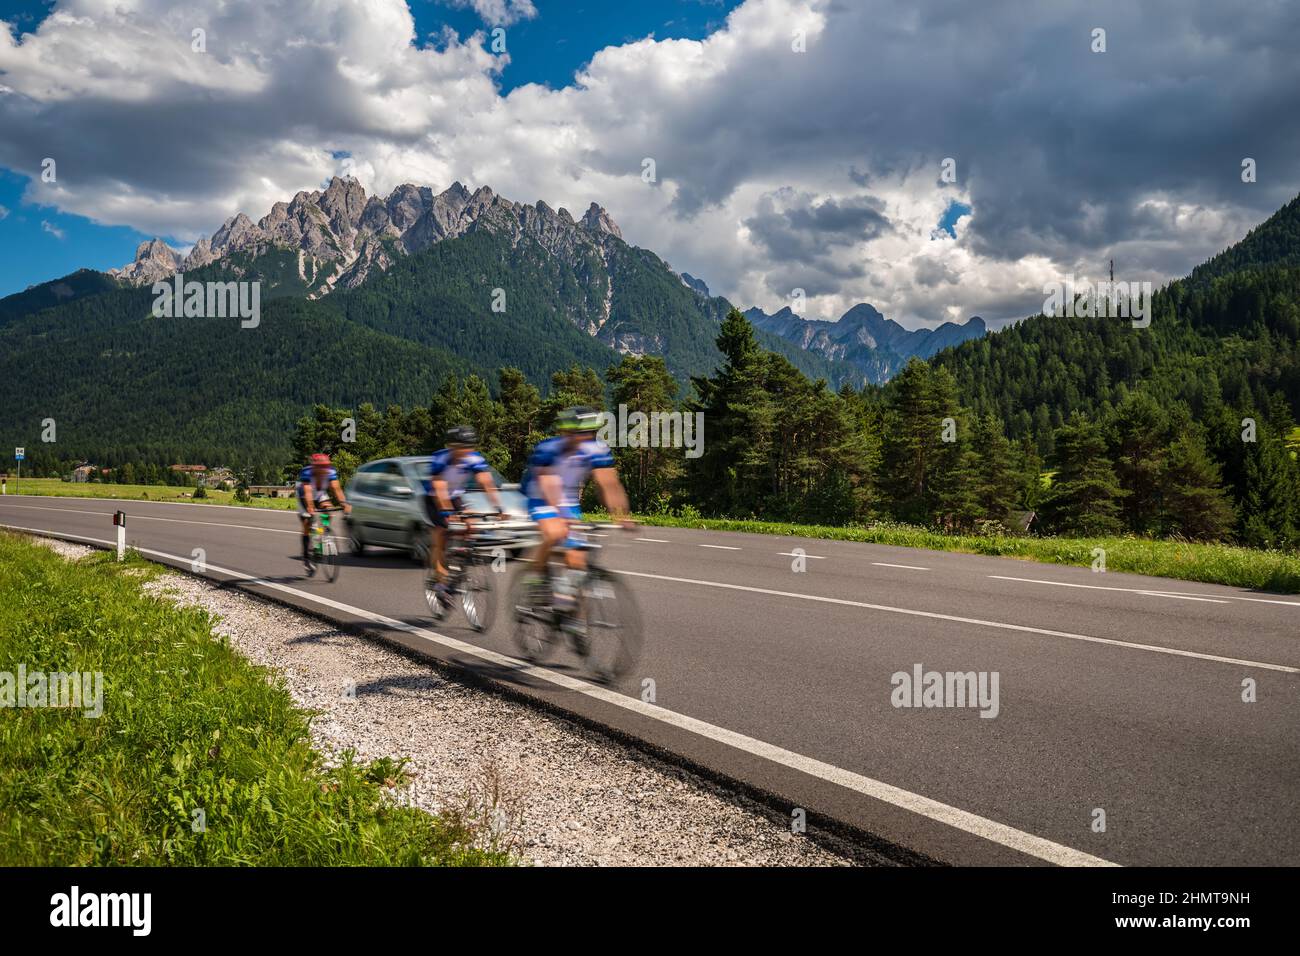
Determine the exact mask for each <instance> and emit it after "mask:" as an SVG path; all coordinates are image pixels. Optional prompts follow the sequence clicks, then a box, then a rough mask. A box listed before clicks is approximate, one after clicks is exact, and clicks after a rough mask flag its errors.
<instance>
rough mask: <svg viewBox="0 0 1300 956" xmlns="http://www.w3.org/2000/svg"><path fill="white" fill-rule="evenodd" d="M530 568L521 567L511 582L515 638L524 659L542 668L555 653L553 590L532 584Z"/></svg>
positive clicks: (513, 635) (511, 607)
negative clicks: (551, 597)
mask: <svg viewBox="0 0 1300 956" xmlns="http://www.w3.org/2000/svg"><path fill="white" fill-rule="evenodd" d="M531 573H532V569H531V567H530V565H528V564H527V563H524V564H520V565H519V567H518V569H516V571H515V573H514V576H513V577H512V578H511V579H510V591H509V593H510V599H509V604H508V605H507V606H508V607H509V608H510V614H511V617H512V618H513V620H512V621H511V627H512V637H513V638H514V642H515V647H517V648H518V649H519V653H520V654H522V655H523V656H524V659H525V660H527V661H529V662H531V663H533V664H540V663H542V662H543V661H544V660H546V659H547V658H548V657H550V656H551V654H552V652H553V651H554V650H555V644H556V641H555V637H556V635H555V627H554V623H553V622H554V617H553V612H552V611H551V608H550V606H549V604H550V588H549V587H548V586H546V585H542V586H540V587H538V586H533V585H530V584H529V583H528V579H529V576H530V575H531Z"/></svg>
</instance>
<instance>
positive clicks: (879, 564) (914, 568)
mask: <svg viewBox="0 0 1300 956" xmlns="http://www.w3.org/2000/svg"><path fill="white" fill-rule="evenodd" d="M871 563H872V564H874V565H875V566H876V567H878V568H904V569H906V570H908V571H929V570H930V569H929V568H918V567H917V566H916V565H915V564H886V563H885V562H884V561H872V562H871Z"/></svg>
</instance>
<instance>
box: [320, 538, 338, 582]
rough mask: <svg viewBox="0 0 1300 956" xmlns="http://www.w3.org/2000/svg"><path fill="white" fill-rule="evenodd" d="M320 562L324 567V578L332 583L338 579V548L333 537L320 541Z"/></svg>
mask: <svg viewBox="0 0 1300 956" xmlns="http://www.w3.org/2000/svg"><path fill="white" fill-rule="evenodd" d="M321 563H322V564H323V565H324V567H325V580H326V581H328V582H330V583H331V584H333V583H334V582H335V581H337V580H338V579H339V549H338V545H336V544H335V543H334V539H333V538H328V537H327V538H326V539H325V540H324V541H322V542H321Z"/></svg>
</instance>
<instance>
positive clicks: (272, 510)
mask: <svg viewBox="0 0 1300 956" xmlns="http://www.w3.org/2000/svg"><path fill="white" fill-rule="evenodd" d="M158 487H160V488H167V487H172V488H174V487H176V486H175V485H159V486H158ZM6 498H30V499H32V500H33V501H35V500H37V499H44V500H46V501H49V500H50V499H51V498H54V499H56V500H59V501H66V500H68V499H69V498H71V499H74V500H76V501H102V502H105V503H106V504H136V505H180V506H181V507H182V508H191V507H197V508H231V509H233V510H235V511H245V512H247V511H252V512H254V513H256V512H270V513H271V514H274V513H276V512H277V511H278V512H285V513H288V514H294V513H295V509H293V508H262V507H260V506H258V505H219V504H215V503H212V502H204V503H203V504H199V503H198V502H197V501H158V500H155V499H153V498H96V497H94V496H93V495H16V494H14V493H13V492H10V493H9V494H7V495H0V501H3V500H4V499H6ZM268 500H282V501H288V500H289V499H288V498H281V499H268ZM119 510H120V509H119ZM87 514H99V512H98V511H93V512H87Z"/></svg>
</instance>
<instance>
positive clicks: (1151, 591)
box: [989, 574, 1300, 607]
mask: <svg viewBox="0 0 1300 956" xmlns="http://www.w3.org/2000/svg"><path fill="white" fill-rule="evenodd" d="M989 577H991V578H997V579H998V580H1000V581H1023V582H1024V583H1026V584H1055V585H1056V586H1057V587H1062V588H1088V589H1089V590H1093V591H1124V592H1127V593H1128V594H1145V595H1148V596H1155V597H1180V598H1185V599H1187V600H1189V601H1212V602H1213V603H1215V604H1227V603H1228V602H1229V601H1251V602H1253V603H1255V604H1284V605H1286V606H1287V607H1300V601H1277V600H1273V599H1271V598H1253V597H1244V596H1242V595H1238V594H1223V595H1220V596H1219V597H1212V596H1210V595H1208V594H1193V593H1191V592H1190V591H1160V590H1156V589H1155V588H1117V587H1107V586H1106V585H1104V584H1074V583H1071V582H1067V581H1045V580H1042V579H1039V578H1012V577H1006V576H1005V575H1001V574H990V575H989Z"/></svg>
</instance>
